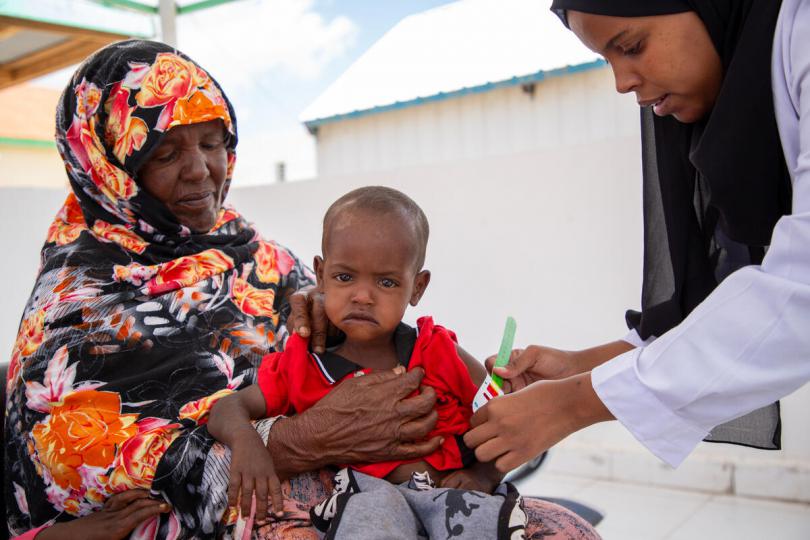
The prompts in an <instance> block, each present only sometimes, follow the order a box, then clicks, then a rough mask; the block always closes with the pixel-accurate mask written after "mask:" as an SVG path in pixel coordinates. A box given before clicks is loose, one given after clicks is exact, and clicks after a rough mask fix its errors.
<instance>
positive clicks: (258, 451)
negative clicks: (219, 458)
mask: <svg viewBox="0 0 810 540" xmlns="http://www.w3.org/2000/svg"><path fill="white" fill-rule="evenodd" d="M248 429H249V430H250V431H247V430H246V432H245V435H246V436H244V437H239V438H238V442H235V443H234V445H233V446H232V447H231V481H230V484H229V485H228V505H230V506H236V505H237V503H239V504H240V508H241V510H242V516H243V517H247V516H249V515H250V505H251V499H252V497H253V493H254V492H255V493H256V521H257V522H263V521H264V520H265V519H266V518H267V498H268V495H269V497H270V500H271V504H272V509H273V511H274V512H275V514H276V516H279V517H280V516H282V515H283V514H284V497H283V495H282V494H281V483H280V482H279V479H278V476H276V470H275V468H274V466H273V458H272V457H270V452H269V451H268V450H267V448H266V447H265V446H264V444H263V443H262V441H261V439H260V438H259V436H258V434H257V433H256V431H255V430H254V429H253V427H249V428H248ZM250 432H252V435H251V433H250ZM240 497H241V502H239V499H240Z"/></svg>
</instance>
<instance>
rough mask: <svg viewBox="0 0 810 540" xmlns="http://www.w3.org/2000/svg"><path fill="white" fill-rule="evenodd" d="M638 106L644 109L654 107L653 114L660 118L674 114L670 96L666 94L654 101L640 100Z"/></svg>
mask: <svg viewBox="0 0 810 540" xmlns="http://www.w3.org/2000/svg"><path fill="white" fill-rule="evenodd" d="M638 104H639V105H640V106H642V107H652V108H653V112H654V113H655V114H657V115H658V116H666V115H668V114H672V104H671V103H670V99H669V94H664V95H663V96H660V97H657V98H654V99H645V100H639V102H638Z"/></svg>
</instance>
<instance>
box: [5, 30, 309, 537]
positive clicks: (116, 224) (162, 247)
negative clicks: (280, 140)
mask: <svg viewBox="0 0 810 540" xmlns="http://www.w3.org/2000/svg"><path fill="white" fill-rule="evenodd" d="M56 120H57V126H56V141H57V146H58V148H59V151H60V154H61V155H62V158H63V159H64V162H65V168H66V171H67V174H68V177H69V179H70V185H71V188H72V193H71V194H70V195H68V197H67V200H66V201H65V204H64V206H63V207H62V208H61V210H60V211H59V212H58V214H57V216H56V219H55V220H54V222H53V224H52V225H51V226H50V228H49V230H48V233H47V239H46V243H45V246H44V247H43V249H42V255H41V259H42V265H41V269H40V272H39V275H38V276H37V278H36V283H35V285H34V290H33V292H32V294H31V297H30V299H29V301H28V303H27V305H26V307H25V311H24V313H23V318H22V322H21V325H20V330H19V334H18V337H17V340H16V343H15V346H14V349H13V352H12V358H11V363H10V366H9V372H8V379H7V391H8V401H7V416H6V425H5V429H6V443H7V447H6V461H5V463H6V483H7V484H6V486H5V488H6V489H5V493H6V506H7V518H8V524H9V527H10V529H11V530H12V531H14V532H17V533H19V532H23V531H25V530H28V529H29V528H31V527H34V526H38V525H42V524H43V523H47V522H49V521H53V520H65V519H73V518H74V517H75V516H81V515H85V514H88V513H90V512H92V511H93V510H95V509H98V508H99V507H100V506H101V505H102V504H103V502H104V501H105V500H106V499H107V498H108V497H109V496H110V495H112V494H114V493H117V492H120V491H124V490H127V489H132V488H152V489H153V490H155V491H157V492H161V493H163V494H164V495H165V496H166V497H167V498H169V500H170V502H171V503H172V504H173V505H174V507H175V511H174V512H173V513H172V514H170V515H169V516H163V517H161V518H160V520H156V521H155V522H154V523H152V524H150V525H149V527H147V529H148V530H147V529H145V530H143V531H140V532H137V531H136V532H137V534H135V535H134V536H135V537H148V538H156V537H161V538H181V537H192V536H193V537H205V536H210V535H213V534H215V533H216V531H217V527H218V526H219V525H218V520H220V519H221V518H222V515H223V512H224V510H225V508H224V507H222V508H210V507H209V508H203V506H204V505H203V504H201V503H200V501H199V500H198V499H197V498H196V497H199V496H201V495H200V493H199V491H202V490H197V492H195V489H194V487H195V485H196V486H199V482H200V481H201V477H202V472H201V471H202V469H201V467H202V463H204V461H205V460H204V458H205V455H206V452H208V451H209V449H210V447H211V444H212V440H211V438H210V436H208V434H207V430H205V428H204V424H205V422H206V419H207V412H208V410H209V409H210V407H211V405H212V404H213V403H214V402H215V400H216V399H217V398H219V397H221V396H223V395H225V394H227V393H229V392H232V391H234V390H236V389H238V388H240V387H242V386H245V385H247V384H250V383H251V382H253V380H254V379H255V370H256V367H257V366H258V363H259V362H260V359H261V357H262V355H263V354H265V353H266V352H268V351H270V350H272V349H273V347H274V344H275V343H276V342H277V340H278V338H279V332H281V331H283V330H282V326H281V325H282V324H283V322H284V321H283V319H284V317H285V308H286V298H287V295H288V294H289V293H290V292H291V291H293V290H295V289H297V288H299V287H300V286H302V285H306V284H310V283H311V282H312V274H311V272H310V271H309V270H308V269H307V268H306V267H304V266H303V265H302V264H301V263H300V262H299V261H298V260H297V259H296V258H295V257H294V256H293V255H292V254H290V253H289V252H288V251H287V250H286V249H284V248H282V247H280V246H279V245H277V244H275V243H274V242H270V241H265V240H263V239H261V238H260V237H259V236H258V234H257V233H256V231H255V230H254V229H253V228H252V227H251V226H250V225H249V224H248V223H247V222H246V221H245V220H244V219H243V218H242V217H241V216H240V215H239V214H238V213H237V212H236V211H235V210H233V209H232V208H224V209H222V210H221V211H220V214H219V217H218V220H217V223H216V225H215V226H214V227H213V228H212V229H211V230H210V231H208V232H207V233H205V234H192V233H191V231H189V229H188V228H186V227H184V226H182V225H181V224H180V223H179V222H178V220H177V219H176V218H175V216H174V215H173V214H172V213H171V212H170V211H169V210H168V208H167V207H166V206H165V205H164V204H162V203H161V202H160V201H158V200H157V199H156V198H154V197H152V196H151V195H150V194H149V193H147V192H146V191H145V190H144V189H142V188H141V186H140V185H139V184H138V176H137V172H138V170H139V168H140V167H141V165H142V164H143V163H145V162H146V161H147V160H148V159H149V156H150V154H151V152H152V151H153V150H154V149H155V148H157V146H158V145H159V144H160V142H161V139H162V137H163V136H164V135H165V133H166V132H167V131H168V130H170V129H172V128H173V127H175V126H180V125H186V124H193V123H200V122H207V121H210V120H220V121H221V122H222V124H223V127H224V129H225V130H226V131H227V142H226V146H227V150H228V155H229V161H228V163H229V167H228V174H227V182H229V181H230V178H231V173H232V170H233V164H234V163H235V156H236V154H235V147H236V142H237V132H236V117H235V115H234V112H233V109H232V107H231V104H230V103H229V102H228V100H227V98H226V97H225V95H224V94H223V92H222V90H221V88H220V87H219V85H218V84H217V83H216V81H215V80H214V79H213V78H212V77H211V76H210V75H209V74H208V73H207V72H205V71H204V70H203V69H202V68H200V67H199V66H197V65H196V64H195V63H194V62H193V61H191V60H190V59H189V58H188V57H186V56H184V55H183V54H181V53H179V52H178V51H176V50H174V49H172V48H171V47H169V46H167V45H164V44H162V43H157V42H148V41H138V40H132V41H124V42H120V43H116V44H113V45H111V46H109V47H106V48H104V49H101V50H100V51H98V52H97V53H95V54H94V55H93V56H91V57H90V58H89V59H88V60H87V61H85V62H84V64H82V65H81V66H80V67H79V69H78V70H77V72H76V74H75V75H74V76H73V79H72V81H71V82H70V84H69V85H68V87H67V88H66V89H65V92H64V94H63V95H62V98H61V101H60V103H59V105H58V109H57V115H56ZM178 475H179V476H178ZM150 527H151V528H150Z"/></svg>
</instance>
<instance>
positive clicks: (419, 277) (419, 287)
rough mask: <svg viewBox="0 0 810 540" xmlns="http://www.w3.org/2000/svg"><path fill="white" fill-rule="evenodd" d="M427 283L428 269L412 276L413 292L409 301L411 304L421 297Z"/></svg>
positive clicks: (413, 304) (414, 303)
mask: <svg viewBox="0 0 810 540" xmlns="http://www.w3.org/2000/svg"><path fill="white" fill-rule="evenodd" d="M428 283H430V270H422V271H421V272H419V273H418V274H416V277H415V278H413V293H412V294H411V302H410V304H411V305H412V306H415V305H416V304H418V303H419V300H421V299H422V295H423V294H425V289H427V286H428Z"/></svg>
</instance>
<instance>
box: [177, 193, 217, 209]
mask: <svg viewBox="0 0 810 540" xmlns="http://www.w3.org/2000/svg"><path fill="white" fill-rule="evenodd" d="M213 197H214V194H213V193H212V192H210V191H205V192H202V193H191V194H189V195H186V196H185V197H183V198H182V199H180V200H178V201H177V203H176V204H179V205H181V206H186V207H189V208H202V207H206V206H208V205H209V204H210V203H211V199H212V198H213Z"/></svg>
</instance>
